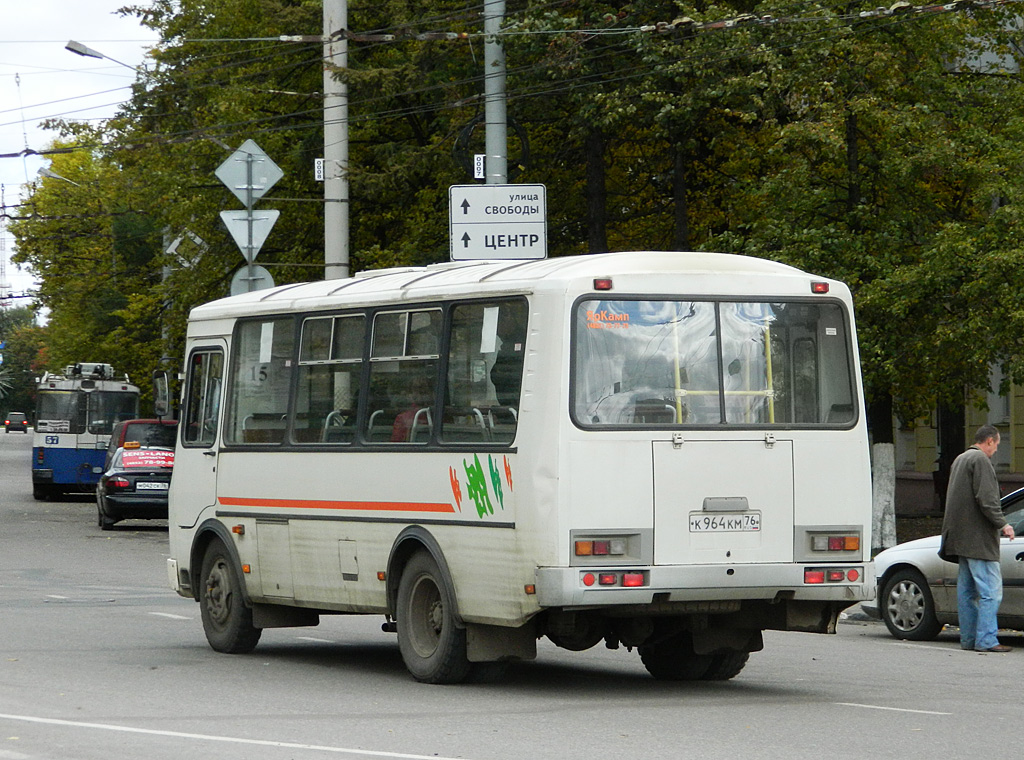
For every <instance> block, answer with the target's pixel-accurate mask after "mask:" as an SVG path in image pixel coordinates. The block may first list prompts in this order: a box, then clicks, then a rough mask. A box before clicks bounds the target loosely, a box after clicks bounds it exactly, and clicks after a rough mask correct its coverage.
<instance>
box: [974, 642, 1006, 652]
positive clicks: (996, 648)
mask: <svg viewBox="0 0 1024 760" xmlns="http://www.w3.org/2000/svg"><path fill="white" fill-rule="evenodd" d="M978 651H979V652H1012V651H1013V647H1008V646H1006V645H1005V644H996V645H995V646H994V647H992V648H991V649H979V650H978Z"/></svg>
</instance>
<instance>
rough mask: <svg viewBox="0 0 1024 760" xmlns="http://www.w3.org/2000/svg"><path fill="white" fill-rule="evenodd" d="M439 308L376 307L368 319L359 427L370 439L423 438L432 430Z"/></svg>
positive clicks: (424, 440) (411, 440)
mask: <svg viewBox="0 0 1024 760" xmlns="http://www.w3.org/2000/svg"><path fill="white" fill-rule="evenodd" d="M441 324H442V313H441V310H440V309H422V310H416V311H391V312H379V313H377V314H376V315H374V319H373V336H372V341H371V345H370V385H369V388H368V395H369V398H368V403H367V415H368V417H367V421H366V428H365V429H364V431H363V433H364V436H365V438H366V440H367V441H368V442H370V443H420V444H423V443H427V442H428V441H429V440H430V437H431V435H432V434H433V419H434V415H433V412H432V409H433V406H434V399H435V395H436V388H437V367H438V354H437V351H438V348H437V347H438V346H439V345H440V342H441V340H440V337H441Z"/></svg>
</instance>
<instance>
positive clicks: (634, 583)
mask: <svg viewBox="0 0 1024 760" xmlns="http://www.w3.org/2000/svg"><path fill="white" fill-rule="evenodd" d="M580 580H581V581H582V582H583V585H584V586H617V587H618V588H640V587H642V586H646V585H648V584H647V573H644V572H629V571H625V572H623V571H608V572H601V571H595V572H586V573H583V574H582V575H581V576H580Z"/></svg>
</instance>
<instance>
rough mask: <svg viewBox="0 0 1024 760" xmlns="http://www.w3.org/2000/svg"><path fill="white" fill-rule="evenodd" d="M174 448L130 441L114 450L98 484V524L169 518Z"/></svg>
mask: <svg viewBox="0 0 1024 760" xmlns="http://www.w3.org/2000/svg"><path fill="white" fill-rule="evenodd" d="M173 467H174V449H170V448H166V447H163V446H140V445H139V444H138V443H133V442H129V443H126V444H125V446H123V447H122V448H119V449H117V451H115V452H114V456H113V457H112V458H111V461H110V464H109V466H108V467H107V469H106V471H105V472H104V473H103V474H102V475H101V476H100V481H99V483H97V484H96V511H97V516H98V517H97V524H98V525H99V526H100V528H101V529H103V530H110V529H111V528H113V527H114V524H115V523H117V522H119V521H121V520H126V519H142V520H165V519H167V492H168V490H169V488H170V486H171V471H172V469H173Z"/></svg>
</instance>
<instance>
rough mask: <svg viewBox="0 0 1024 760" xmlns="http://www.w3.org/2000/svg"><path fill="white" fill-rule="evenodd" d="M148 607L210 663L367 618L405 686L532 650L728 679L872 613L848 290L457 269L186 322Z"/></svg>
mask: <svg viewBox="0 0 1024 760" xmlns="http://www.w3.org/2000/svg"><path fill="white" fill-rule="evenodd" d="M186 352H187V353H186V360H185V361H186V363H185V374H184V386H183V399H182V414H181V422H180V424H179V428H180V435H179V443H178V451H177V455H176V461H175V471H174V477H173V480H172V484H171V490H170V559H169V560H168V574H169V579H170V582H171V584H172V586H173V587H174V589H175V590H176V591H177V592H178V593H179V594H181V595H183V596H186V597H190V598H194V599H195V600H196V601H198V602H199V603H200V608H201V612H202V620H203V626H204V629H205V632H206V636H207V639H208V640H209V642H210V644H211V646H212V647H213V648H214V649H216V650H219V651H223V652H246V651H250V650H252V649H253V647H255V646H256V644H257V641H258V639H259V638H260V634H261V632H262V629H264V628H269V627H281V626H303V625H315V624H317V623H318V622H319V617H320V616H321V615H327V614H339V613H371V614H379V615H383V616H385V618H386V620H385V624H384V629H385V630H386V631H397V634H398V645H399V649H400V651H401V655H402V658H403V660H404V662H405V664H406V666H407V667H408V669H409V671H410V672H411V673H412V675H413V677H415V678H416V679H417V680H420V681H424V682H430V683H452V682H458V681H461V680H463V679H465V678H467V677H469V676H470V675H471V674H472V675H473V677H474V678H480V677H485V676H486V677H491V678H493V677H496V676H497V674H498V673H500V671H501V664H502V663H503V662H504V661H507V660H510V659H530V658H532V657H534V656H535V655H536V644H537V640H538V639H539V638H540V637H542V636H546V637H547V638H548V639H550V640H551V641H553V642H554V643H555V644H557V645H558V646H561V647H565V648H567V649H571V650H583V649H586V648H588V647H591V646H594V645H596V644H598V643H600V642H602V641H603V642H605V643H606V645H607V646H609V647H612V648H614V647H618V646H620V645H622V646H625V647H628V648H633V647H636V648H637V649H638V651H639V654H640V657H641V659H642V661H643V664H644V665H645V666H646V668H647V670H648V671H649V672H650V673H651V674H652V675H653V676H655V677H656V678H662V679H674V680H682V679H709V680H722V679H727V678H731V677H733V676H734V675H736V674H737V673H738V672H739V671H740V670H741V669H742V668H743V666H744V664H745V663H746V661H747V658H748V656H749V653H750V652H753V651H757V650H760V649H761V648H762V631H764V630H766V629H775V630H786V631H810V632H818V633H831V632H834V631H835V625H836V621H837V617H838V615H839V612H840V611H841V610H843V609H844V608H845V607H848V606H850V605H852V604H854V603H856V602H858V601H861V600H865V599H868V598H870V597H871V596H872V595H873V593H874V577H873V570H872V566H871V563H870V555H869V552H870V546H871V541H870V536H869V531H870V525H871V493H870V490H871V489H870V474H869V461H868V438H867V429H866V423H865V418H864V413H863V396H862V391H861V385H860V373H859V361H858V355H857V345H856V340H855V332H854V322H853V312H852V306H851V299H850V293H849V290H848V289H847V288H846V287H845V286H844V285H843V284H842V283H839V282H836V281H832V280H827V279H824V278H821V277H815V276H812V275H810V274H806V273H804V272H801V271H799V270H797V269H794V268H792V267H788V266H785V265H782V264H778V263H773V262H771V261H766V260H762V259H757V258H748V257H742V256H735V255H726V254H709V253H667V252H636V253H611V254H601V255H589V256H576V257H567V258H557V259H549V260H542V261H529V262H522V261H518V262H510V261H504V262H496V261H477V262H472V263H446V264H439V265H434V266H428V267H424V268H408V269H392V270H383V271H372V272H365V273H363V274H360V275H357V276H355V277H352V278H350V279H345V280H328V281H322V282H313V283H308V284H302V285H286V286H282V287H277V288H273V289H269V290H263V291H258V292H254V293H248V294H245V295H240V296H236V297H232V298H226V299H223V300H220V301H215V302H212V303H209V304H205V305H203V306H200V307H198V308H196V309H194V310H193V311H192V314H191V317H190V320H189V326H188V337H187V346H186Z"/></svg>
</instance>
